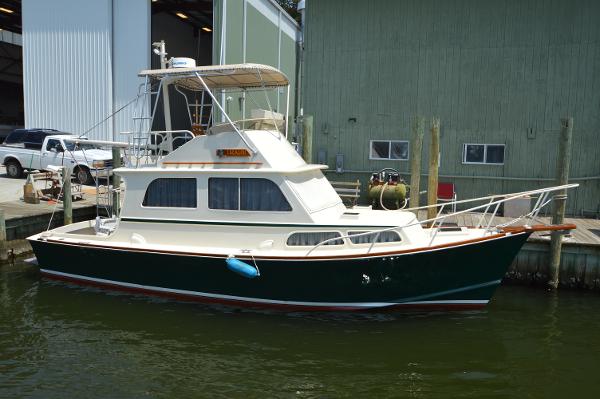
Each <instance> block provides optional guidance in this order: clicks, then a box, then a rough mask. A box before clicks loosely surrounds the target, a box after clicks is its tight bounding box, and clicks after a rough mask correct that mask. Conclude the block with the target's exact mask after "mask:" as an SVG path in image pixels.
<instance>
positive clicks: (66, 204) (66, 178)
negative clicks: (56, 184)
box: [62, 167, 73, 226]
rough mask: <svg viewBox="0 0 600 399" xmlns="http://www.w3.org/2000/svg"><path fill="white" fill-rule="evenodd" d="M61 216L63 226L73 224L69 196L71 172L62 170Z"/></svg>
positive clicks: (71, 201)
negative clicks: (62, 217) (62, 216)
mask: <svg viewBox="0 0 600 399" xmlns="http://www.w3.org/2000/svg"><path fill="white" fill-rule="evenodd" d="M62 194H63V214H64V224H65V226H66V225H68V224H71V223H73V196H72V195H71V170H70V169H69V168H67V167H64V168H63V193H62Z"/></svg>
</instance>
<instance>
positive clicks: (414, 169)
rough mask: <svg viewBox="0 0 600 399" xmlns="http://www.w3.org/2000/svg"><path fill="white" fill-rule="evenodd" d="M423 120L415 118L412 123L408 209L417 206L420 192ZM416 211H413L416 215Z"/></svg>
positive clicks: (423, 133)
mask: <svg viewBox="0 0 600 399" xmlns="http://www.w3.org/2000/svg"><path fill="white" fill-rule="evenodd" d="M424 130H425V119H423V117H421V116H417V117H416V118H415V120H414V123H413V129H412V140H411V142H410V207H411V208H416V207H418V206H419V192H420V190H421V188H420V184H421V155H422V153H423V136H424V135H425V132H424ZM417 213H418V211H415V214H417Z"/></svg>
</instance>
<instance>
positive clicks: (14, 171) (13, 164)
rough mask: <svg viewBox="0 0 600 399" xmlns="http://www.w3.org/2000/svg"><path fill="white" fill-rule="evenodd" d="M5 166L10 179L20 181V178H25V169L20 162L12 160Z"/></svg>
mask: <svg viewBox="0 0 600 399" xmlns="http://www.w3.org/2000/svg"><path fill="white" fill-rule="evenodd" d="M4 166H6V174H7V175H8V177H10V178H13V179H18V178H19V177H21V176H23V168H22V167H21V164H20V163H19V161H17V160H14V159H11V160H9V161H6V162H5V163H4Z"/></svg>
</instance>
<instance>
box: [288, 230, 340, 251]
mask: <svg viewBox="0 0 600 399" xmlns="http://www.w3.org/2000/svg"><path fill="white" fill-rule="evenodd" d="M338 237H341V235H340V233H338V232H337V231H311V232H302V233H293V234H292V235H290V236H289V237H288V239H287V245H288V246H290V247H308V246H310V247H312V246H315V245H317V244H318V243H320V242H323V241H325V240H330V239H332V238H338ZM323 245H344V240H342V239H341V238H340V239H339V240H331V241H329V242H326V243H325V244H323Z"/></svg>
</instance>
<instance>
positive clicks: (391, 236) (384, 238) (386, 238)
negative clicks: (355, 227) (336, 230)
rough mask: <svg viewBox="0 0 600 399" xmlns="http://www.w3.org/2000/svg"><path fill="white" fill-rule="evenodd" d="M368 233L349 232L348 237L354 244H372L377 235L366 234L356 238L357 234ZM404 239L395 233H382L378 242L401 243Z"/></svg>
mask: <svg viewBox="0 0 600 399" xmlns="http://www.w3.org/2000/svg"><path fill="white" fill-rule="evenodd" d="M362 233H367V231H350V232H348V236H349V238H350V241H352V244H371V243H372V242H373V240H374V239H375V237H376V236H377V233H373V234H365V235H362V236H355V234H362ZM400 241H402V239H401V238H400V234H398V233H397V232H395V231H382V232H381V233H379V237H377V241H376V242H400Z"/></svg>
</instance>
